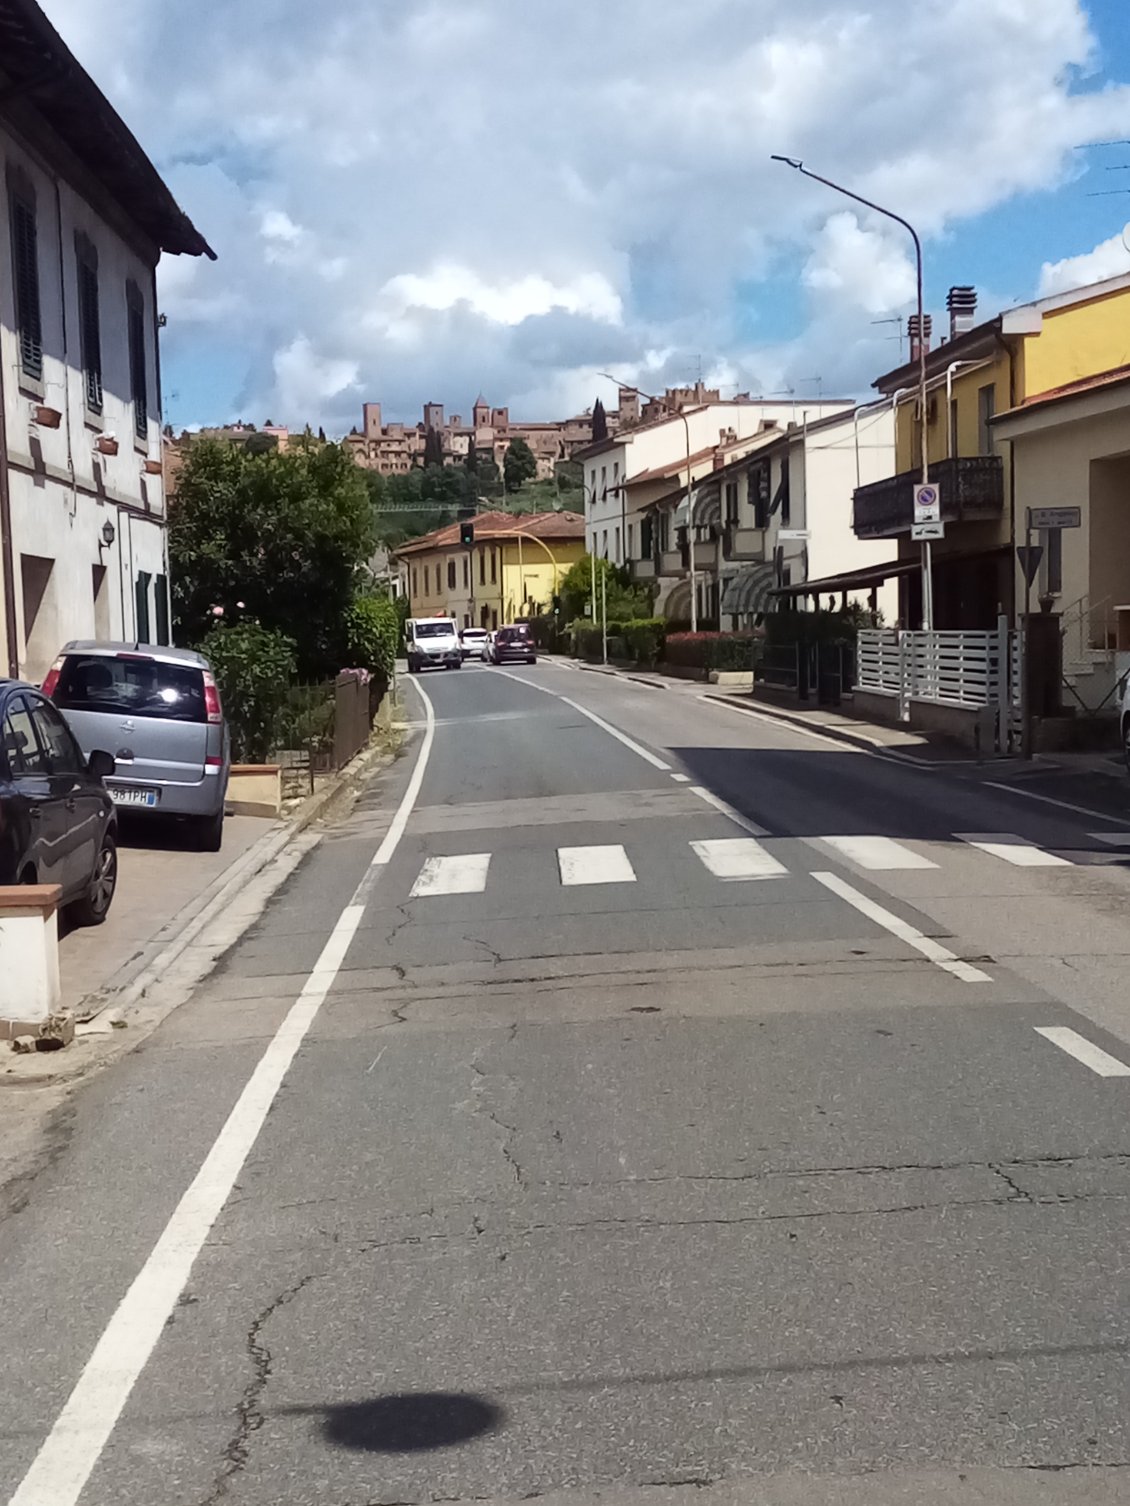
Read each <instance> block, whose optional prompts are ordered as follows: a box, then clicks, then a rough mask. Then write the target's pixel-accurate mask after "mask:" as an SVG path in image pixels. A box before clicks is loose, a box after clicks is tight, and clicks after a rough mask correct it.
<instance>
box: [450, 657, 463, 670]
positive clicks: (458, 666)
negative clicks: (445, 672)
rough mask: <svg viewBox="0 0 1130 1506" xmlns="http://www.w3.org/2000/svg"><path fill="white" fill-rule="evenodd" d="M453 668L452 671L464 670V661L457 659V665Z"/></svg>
mask: <svg viewBox="0 0 1130 1506" xmlns="http://www.w3.org/2000/svg"><path fill="white" fill-rule="evenodd" d="M451 667H452V669H462V668H463V660H462V659H456V661H455V663H454V664H453V665H452V666H451Z"/></svg>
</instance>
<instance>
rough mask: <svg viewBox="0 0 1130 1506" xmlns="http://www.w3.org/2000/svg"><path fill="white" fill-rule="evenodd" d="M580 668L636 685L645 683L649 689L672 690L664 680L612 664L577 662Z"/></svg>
mask: <svg viewBox="0 0 1130 1506" xmlns="http://www.w3.org/2000/svg"><path fill="white" fill-rule="evenodd" d="M577 668H578V669H583V670H584V671H585V673H586V674H590V675H612V676H613V677H614V678H615V679H617V680H631V681H632V682H633V684H635V685H643V686H645V687H646V688H647V689H648V690H670V688H671V687H670V685H664V684H663V682H662V680H649V679H647V678H646V676H644V675H634V674H632V672H631V670H630V669H617V668H616V667H615V665H612V664H580V663H578V664H577Z"/></svg>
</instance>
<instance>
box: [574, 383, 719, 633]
mask: <svg viewBox="0 0 1130 1506" xmlns="http://www.w3.org/2000/svg"><path fill="white" fill-rule="evenodd" d="M597 375H598V376H602V377H603V378H604V379H605V381H606V382H612V383H613V385H614V386H616V387H619V389H620V391H621V392H635V393H638V395H639V396H640V397H645V398H647V400H648V402H649V403H659V404H661V405H665V399H664V398H661V397H654V396H653V395H652V394H651V393H650V392H645V391H644V390H643V388H642V387H634V386H633V385H632V384H631V383H630V382H622V381H620V379H619V377H614V376H613V375H612V374H611V373H610V372H607V371H601V372H598V373H597ZM675 416H676V417H677V418H681V419H682V420H683V428H684V429H685V430H686V436H687V537H688V539H689V541H690V551H689V557H690V586H691V632H692V633H697V632H698V575H697V573H696V571H695V562H694V498H693V496H692V495H691V424H690V419H689V418H688V417H687V415H686V414H685V413H684V412H683V410H682V409H681V408H677V409H676V410H675ZM621 485H623V482H621ZM621 495H623V493H621ZM621 526H623V525H621Z"/></svg>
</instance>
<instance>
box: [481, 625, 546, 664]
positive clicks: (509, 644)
mask: <svg viewBox="0 0 1130 1506" xmlns="http://www.w3.org/2000/svg"><path fill="white" fill-rule="evenodd" d="M491 657H492V659H493V660H494V662H495V664H505V663H506V662H507V660H515V659H517V660H521V661H523V662H524V663H526V664H536V663H537V662H538V651H537V645H536V644H535V643H534V635H533V633H532V632H531V631H530V628H529V625H528V624H527V623H525V622H519V623H515V624H514V625H513V626H511V627H500V628H499V630H498V632H497V633H495V635H494V643H493V646H492V648H491Z"/></svg>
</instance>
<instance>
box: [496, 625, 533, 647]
mask: <svg viewBox="0 0 1130 1506" xmlns="http://www.w3.org/2000/svg"><path fill="white" fill-rule="evenodd" d="M498 636H499V638H500V639H501V640H502V642H503V643H512V642H513V641H514V640H515V639H521V640H523V641H524V640H525V639H527V638H528V637H529V636H530V630H529V628H528V627H506V628H499V630H498Z"/></svg>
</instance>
